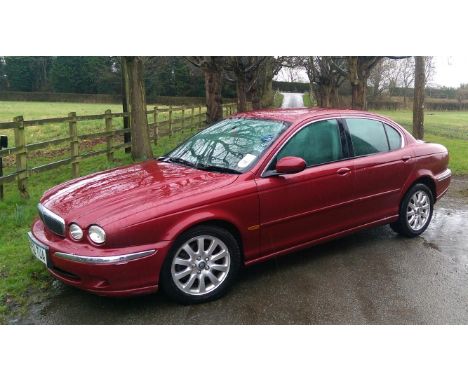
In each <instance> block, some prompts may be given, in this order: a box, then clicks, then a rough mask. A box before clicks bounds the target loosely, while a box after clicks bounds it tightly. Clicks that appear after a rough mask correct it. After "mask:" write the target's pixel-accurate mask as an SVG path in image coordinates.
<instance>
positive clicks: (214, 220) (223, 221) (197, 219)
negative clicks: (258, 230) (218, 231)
mask: <svg viewBox="0 0 468 382" xmlns="http://www.w3.org/2000/svg"><path fill="white" fill-rule="evenodd" d="M198 226H214V227H219V228H223V229H225V230H227V231H228V232H230V233H231V234H232V235H233V236H234V238H235V239H236V241H237V243H238V244H239V249H240V251H241V255H242V262H245V254H244V244H245V243H244V238H243V235H242V233H241V230H240V229H239V224H236V222H235V220H234V219H230V218H229V216H226V215H223V214H214V213H203V214H200V215H191V216H190V218H189V219H187V220H184V221H180V222H178V224H176V225H175V226H173V227H171V228H170V229H169V230H168V231H167V232H166V235H167V240H170V241H172V242H175V241H176V240H177V238H179V237H180V236H181V235H182V234H184V233H185V232H187V231H188V230H190V229H193V228H195V227H198ZM171 250H172V248H171Z"/></svg>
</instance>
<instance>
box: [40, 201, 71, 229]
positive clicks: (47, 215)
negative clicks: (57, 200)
mask: <svg viewBox="0 0 468 382" xmlns="http://www.w3.org/2000/svg"><path fill="white" fill-rule="evenodd" d="M37 209H38V211H39V216H40V218H41V220H42V222H43V223H44V225H45V226H46V227H47V228H48V229H49V230H50V231H51V232H53V233H55V234H56V235H59V236H65V220H63V219H62V218H61V217H60V216H58V215H57V214H56V213H54V212H52V211H50V210H48V209H47V208H45V207H44V206H43V205H42V204H41V203H39V204H38V205H37Z"/></svg>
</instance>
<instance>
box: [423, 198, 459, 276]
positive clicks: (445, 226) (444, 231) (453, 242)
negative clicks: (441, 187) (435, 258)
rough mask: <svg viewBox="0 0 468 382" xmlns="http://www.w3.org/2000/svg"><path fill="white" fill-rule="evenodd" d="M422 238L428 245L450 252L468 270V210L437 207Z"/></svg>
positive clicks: (455, 260)
mask: <svg viewBox="0 0 468 382" xmlns="http://www.w3.org/2000/svg"><path fill="white" fill-rule="evenodd" d="M422 238H423V239H424V240H425V241H426V245H428V246H429V247H431V248H433V249H435V250H437V251H439V252H444V253H446V254H447V253H449V254H450V256H451V257H452V260H453V261H454V262H456V263H457V264H460V265H462V266H463V267H464V268H465V269H467V270H468V210H464V209H458V210H456V209H453V208H438V207H436V208H435V210H434V215H433V217H432V221H431V223H430V224H429V227H428V228H427V230H426V232H424V233H423V234H422Z"/></svg>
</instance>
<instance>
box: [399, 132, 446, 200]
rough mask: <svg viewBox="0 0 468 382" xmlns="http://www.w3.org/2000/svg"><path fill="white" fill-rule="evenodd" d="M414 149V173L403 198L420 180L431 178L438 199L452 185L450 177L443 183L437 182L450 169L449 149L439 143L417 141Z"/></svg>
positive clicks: (406, 185) (406, 186)
mask: <svg viewBox="0 0 468 382" xmlns="http://www.w3.org/2000/svg"><path fill="white" fill-rule="evenodd" d="M412 148H413V153H414V159H413V160H414V165H413V171H412V173H411V175H410V177H409V178H408V180H407V182H406V184H405V186H404V187H403V189H402V190H403V192H402V196H403V195H404V194H405V193H406V192H407V191H408V189H409V188H410V187H411V185H412V184H413V183H414V182H416V181H417V180H418V179H420V178H422V177H430V178H431V179H432V180H433V181H434V184H435V187H436V195H435V197H436V198H438V197H439V196H440V195H442V194H443V193H444V192H445V191H446V189H447V187H448V185H449V183H450V177H448V178H447V179H445V180H444V181H443V182H438V181H437V179H438V177H440V176H441V175H442V174H444V172H446V171H447V169H448V164H449V153H448V150H447V148H446V147H445V146H442V145H440V144H437V143H425V142H422V141H417V142H416V143H415V144H414V145H412Z"/></svg>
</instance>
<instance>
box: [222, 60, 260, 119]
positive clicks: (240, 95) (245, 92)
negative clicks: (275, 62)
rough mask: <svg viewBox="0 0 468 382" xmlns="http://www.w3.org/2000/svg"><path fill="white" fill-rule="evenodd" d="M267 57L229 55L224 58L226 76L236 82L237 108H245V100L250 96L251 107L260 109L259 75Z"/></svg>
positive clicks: (244, 109)
mask: <svg viewBox="0 0 468 382" xmlns="http://www.w3.org/2000/svg"><path fill="white" fill-rule="evenodd" d="M266 61H267V57H264V56H230V57H227V58H226V63H225V66H224V68H225V70H226V78H227V79H228V80H230V81H233V82H235V83H236V90H237V110H238V111H240V112H242V111H246V110H247V100H248V96H250V98H251V100H252V107H253V109H260V107H261V105H260V96H259V92H258V89H259V87H258V85H259V78H260V77H261V73H262V70H263V68H264V64H265V62H266Z"/></svg>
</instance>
